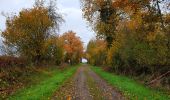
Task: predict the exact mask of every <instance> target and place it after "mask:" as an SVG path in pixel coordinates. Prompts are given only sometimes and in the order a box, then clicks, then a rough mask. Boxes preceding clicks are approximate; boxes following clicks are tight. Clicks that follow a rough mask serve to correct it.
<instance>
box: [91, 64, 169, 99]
mask: <svg viewBox="0 0 170 100" xmlns="http://www.w3.org/2000/svg"><path fill="white" fill-rule="evenodd" d="M91 68H92V70H93V71H94V72H96V73H97V74H98V75H99V76H101V77H102V78H103V79H105V80H106V81H107V82H108V83H109V84H111V85H113V86H114V87H116V88H117V89H119V90H120V91H121V92H123V94H124V95H125V96H126V98H128V99H130V100H170V96H168V94H164V93H162V92H160V91H156V90H153V89H150V88H148V87H146V86H144V85H141V84H139V83H137V82H136V81H134V80H132V79H130V78H127V77H125V76H119V75H115V74H112V73H108V72H105V71H104V70H102V69H101V68H99V67H91Z"/></svg>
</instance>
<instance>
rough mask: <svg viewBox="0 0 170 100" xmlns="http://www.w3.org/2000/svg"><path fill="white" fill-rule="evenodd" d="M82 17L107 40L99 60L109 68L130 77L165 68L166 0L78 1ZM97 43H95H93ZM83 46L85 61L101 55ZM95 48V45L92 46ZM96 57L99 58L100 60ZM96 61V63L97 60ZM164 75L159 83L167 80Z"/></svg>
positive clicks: (168, 45) (169, 55)
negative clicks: (85, 49)
mask: <svg viewBox="0 0 170 100" xmlns="http://www.w3.org/2000/svg"><path fill="white" fill-rule="evenodd" d="M81 2H82V10H83V14H84V18H85V19H86V20H87V21H88V22H89V24H90V26H91V27H92V28H93V29H94V31H95V32H96V34H97V38H102V39H104V40H105V41H106V42H107V47H106V51H104V52H105V53H103V52H102V54H104V55H105V56H106V57H103V58H102V60H103V62H104V61H105V62H107V63H103V64H104V65H105V66H108V67H109V68H110V70H111V71H114V72H116V73H119V74H125V75H130V76H145V75H152V77H151V78H153V77H156V76H159V75H161V74H163V73H166V72H167V71H169V68H170V67H169V66H170V63H169V62H170V35H169V32H170V31H169V29H170V28H169V26H170V20H169V15H170V14H169V12H170V11H169V4H170V2H169V1H168V0H81ZM96 43H97V42H96ZM90 45H92V41H90V42H89V44H88V47H87V52H89V53H88V55H87V58H89V59H88V60H89V63H91V64H95V63H94V61H95V60H96V58H95V57H97V56H99V55H101V53H98V54H97V55H95V57H92V56H93V55H94V54H96V50H94V49H90V48H89V47H90ZM96 48H97V47H96ZM102 60H100V61H102ZM100 61H98V62H97V63H99V62H100ZM168 82H169V81H168V77H167V78H165V80H164V82H163V83H166V84H169V83H170V82H169V83H168Z"/></svg>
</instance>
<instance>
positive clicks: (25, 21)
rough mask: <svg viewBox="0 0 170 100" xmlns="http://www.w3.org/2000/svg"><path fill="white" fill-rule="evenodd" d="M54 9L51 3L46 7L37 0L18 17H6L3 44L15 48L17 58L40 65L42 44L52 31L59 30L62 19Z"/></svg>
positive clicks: (42, 2)
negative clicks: (22, 57) (21, 57)
mask: <svg viewBox="0 0 170 100" xmlns="http://www.w3.org/2000/svg"><path fill="white" fill-rule="evenodd" d="M51 2H52V1H51ZM54 7H55V6H54V5H52V3H50V5H49V7H46V6H45V5H44V1H43V0H42V1H39V0H37V1H36V2H35V5H34V7H33V8H30V9H23V10H22V11H21V12H20V13H19V15H14V16H12V17H7V21H6V27H7V28H6V30H5V31H4V32H3V33H2V37H3V38H4V39H5V40H4V44H5V45H6V46H8V47H13V48H15V50H16V51H17V52H18V56H24V57H26V58H27V59H28V60H30V61H32V62H34V63H35V64H38V63H40V61H41V60H42V55H43V50H42V49H43V46H44V43H45V42H46V40H47V39H48V38H49V37H50V36H51V35H52V30H55V29H56V27H57V28H59V24H60V23H61V22H62V17H61V16H60V14H58V13H56V12H55V10H54Z"/></svg>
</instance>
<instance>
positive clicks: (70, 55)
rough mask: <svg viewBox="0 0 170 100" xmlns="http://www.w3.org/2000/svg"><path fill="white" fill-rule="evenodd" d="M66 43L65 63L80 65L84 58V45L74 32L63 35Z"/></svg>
mask: <svg viewBox="0 0 170 100" xmlns="http://www.w3.org/2000/svg"><path fill="white" fill-rule="evenodd" d="M62 39H63V41H64V50H65V61H66V62H69V63H71V64H76V63H80V62H81V59H82V56H83V43H82V42H81V40H80V38H79V37H77V36H76V33H75V32H73V31H68V32H66V33H64V34H63V35H62Z"/></svg>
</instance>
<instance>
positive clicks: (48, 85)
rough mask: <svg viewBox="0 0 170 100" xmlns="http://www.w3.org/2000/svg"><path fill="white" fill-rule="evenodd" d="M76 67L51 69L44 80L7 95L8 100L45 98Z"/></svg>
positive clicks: (47, 97) (70, 74) (39, 99)
mask: <svg viewBox="0 0 170 100" xmlns="http://www.w3.org/2000/svg"><path fill="white" fill-rule="evenodd" d="M76 69H77V67H73V66H72V67H70V68H67V69H65V70H57V69H55V70H54V69H53V72H52V73H51V74H50V77H46V79H44V81H40V82H39V83H38V84H36V85H31V86H28V87H26V88H23V89H21V90H19V91H17V92H16V93H15V94H14V95H12V96H10V97H9V100H47V99H49V98H50V97H51V96H52V95H53V93H54V92H55V91H56V90H57V89H58V88H59V87H60V86H61V85H62V84H63V82H64V81H65V80H67V79H68V78H69V77H71V76H72V75H73V74H74V73H75V71H76ZM39 77H41V76H39ZM36 78H38V76H36Z"/></svg>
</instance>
